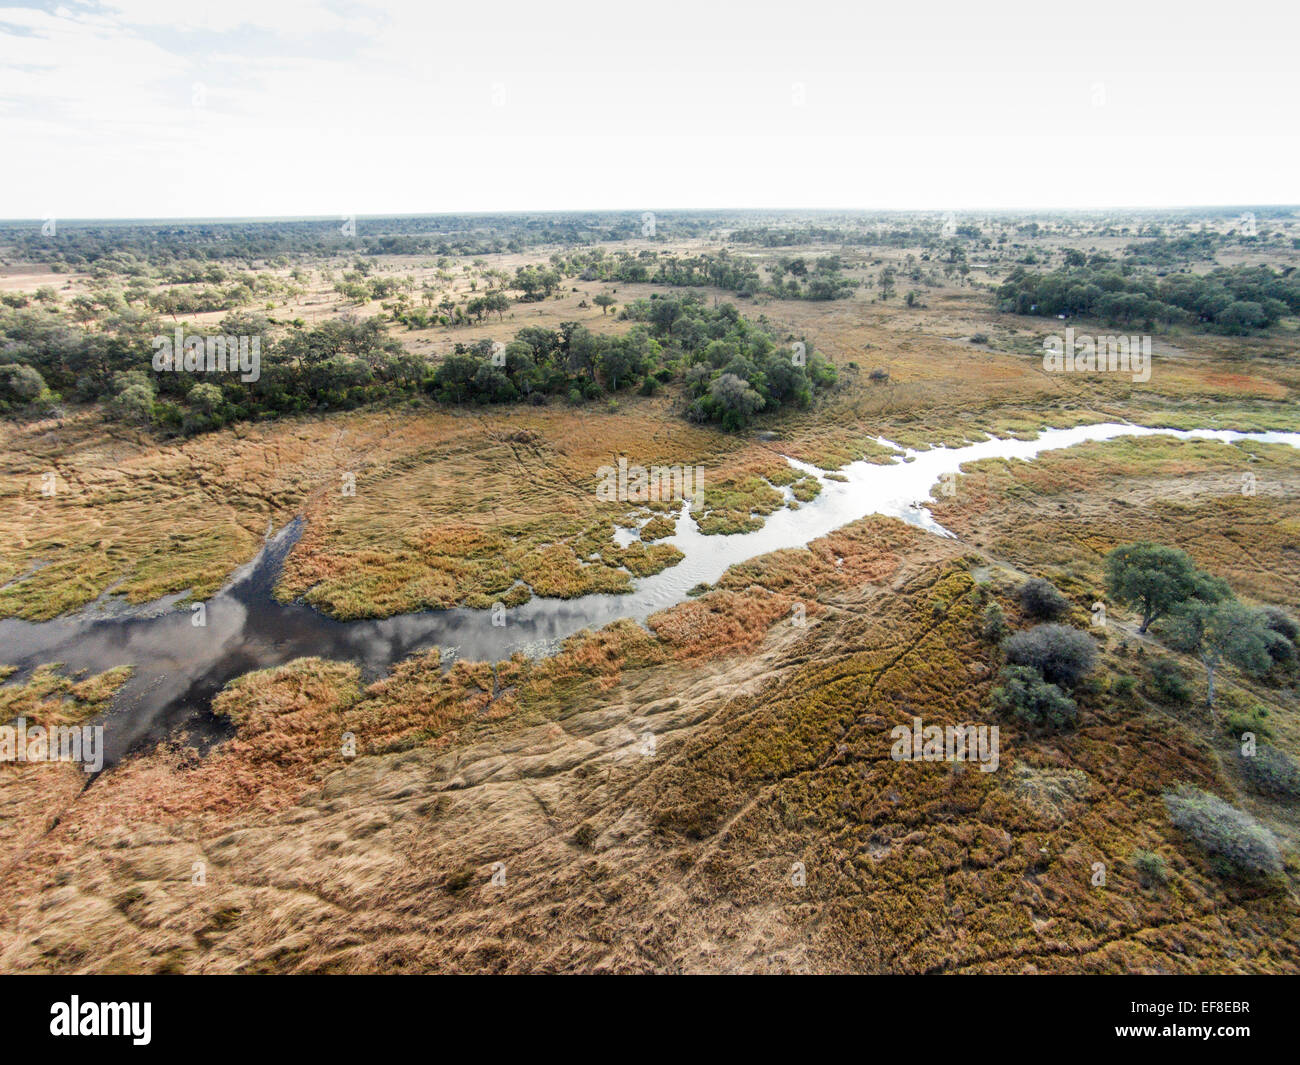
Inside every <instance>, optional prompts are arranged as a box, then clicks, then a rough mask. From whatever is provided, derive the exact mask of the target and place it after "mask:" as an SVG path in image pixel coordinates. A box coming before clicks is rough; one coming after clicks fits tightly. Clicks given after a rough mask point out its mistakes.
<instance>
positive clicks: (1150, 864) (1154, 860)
mask: <svg viewBox="0 0 1300 1065" xmlns="http://www.w3.org/2000/svg"><path fill="white" fill-rule="evenodd" d="M1129 864H1130V865H1132V866H1133V868H1134V869H1135V870H1136V871H1137V874H1138V878H1139V879H1140V880H1141V881H1142V886H1143V887H1150V886H1151V885H1152V884H1163V883H1164V882H1165V881H1166V880H1167V879H1169V870H1168V868H1167V867H1166V866H1165V860H1164V858H1162V857H1161V856H1160V855H1158V854H1156V853H1155V852H1153V851H1144V850H1135V851H1134V852H1133V856H1132V857H1131V858H1130V859H1129Z"/></svg>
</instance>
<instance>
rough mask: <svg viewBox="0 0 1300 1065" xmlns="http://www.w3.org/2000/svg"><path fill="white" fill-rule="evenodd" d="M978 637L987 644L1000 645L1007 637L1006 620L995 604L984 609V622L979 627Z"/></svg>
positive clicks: (1000, 609)
mask: <svg viewBox="0 0 1300 1065" xmlns="http://www.w3.org/2000/svg"><path fill="white" fill-rule="evenodd" d="M980 635H981V636H983V637H984V639H986V640H988V641H989V643H1001V642H1002V641H1003V640H1004V639H1005V638H1006V635H1007V619H1006V615H1005V614H1003V613H1002V608H1001V607H1000V606H998V604H997V603H990V604H989V605H988V606H986V607H985V608H984V621H983V623H982V624H981V626H980Z"/></svg>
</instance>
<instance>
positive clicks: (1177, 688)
mask: <svg viewBox="0 0 1300 1065" xmlns="http://www.w3.org/2000/svg"><path fill="white" fill-rule="evenodd" d="M1148 681H1149V687H1150V690H1151V694H1152V695H1153V696H1154V697H1155V698H1156V699H1157V700H1158V701H1159V702H1162V703H1166V704H1169V705H1174V706H1186V705H1187V704H1188V703H1190V702H1191V701H1192V686H1191V684H1190V683H1188V680H1187V674H1186V673H1184V672H1183V668H1182V666H1180V665H1179V664H1178V663H1177V662H1175V661H1174V660H1173V659H1172V658H1157V659H1156V660H1155V661H1154V662H1152V663H1151V671H1150V674H1149V677H1148Z"/></svg>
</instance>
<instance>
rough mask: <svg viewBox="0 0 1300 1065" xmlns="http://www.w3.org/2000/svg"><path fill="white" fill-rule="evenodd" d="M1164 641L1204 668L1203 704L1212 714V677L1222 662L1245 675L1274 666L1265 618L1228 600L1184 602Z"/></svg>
mask: <svg viewBox="0 0 1300 1065" xmlns="http://www.w3.org/2000/svg"><path fill="white" fill-rule="evenodd" d="M1162 635H1163V636H1164V639H1165V642H1166V643H1168V644H1169V646H1170V647H1172V648H1174V650H1176V651H1183V652H1185V653H1186V654H1192V655H1196V657H1197V658H1199V659H1200V660H1201V665H1203V666H1204V667H1205V675H1206V682H1207V687H1206V692H1205V705H1206V706H1207V707H1209V710H1210V715H1211V716H1213V715H1214V674H1215V671H1216V670H1217V669H1218V668H1219V666H1220V665H1221V664H1222V663H1224V662H1229V663H1231V664H1232V665H1234V666H1236V667H1237V668H1238V669H1242V670H1244V671H1246V672H1247V673H1254V674H1262V673H1266V672H1268V669H1269V667H1270V666H1271V665H1272V664H1273V659H1272V657H1271V656H1270V655H1269V647H1270V646H1271V644H1272V642H1273V640H1274V639H1275V638H1276V634H1275V633H1274V632H1273V631H1272V630H1271V629H1270V628H1269V627H1268V618H1267V616H1266V615H1265V613H1264V612H1263V611H1262V610H1256V609H1254V608H1252V607H1248V606H1246V605H1244V604H1243V603H1239V602H1237V601H1236V600H1235V599H1230V600H1227V601H1225V602H1218V603H1206V602H1201V601H1194V602H1189V603H1185V604H1184V605H1183V606H1182V607H1180V608H1179V610H1178V613H1177V614H1176V615H1174V616H1173V617H1171V618H1170V619H1169V621H1168V622H1167V624H1166V625H1165V626H1164V631H1163V633H1162Z"/></svg>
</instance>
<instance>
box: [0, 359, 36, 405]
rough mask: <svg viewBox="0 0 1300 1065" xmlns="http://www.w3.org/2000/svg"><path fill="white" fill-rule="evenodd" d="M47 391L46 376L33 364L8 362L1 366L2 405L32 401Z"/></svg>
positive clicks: (0, 390)
mask: <svg viewBox="0 0 1300 1065" xmlns="http://www.w3.org/2000/svg"><path fill="white" fill-rule="evenodd" d="M44 391H45V378H43V377H42V376H41V375H40V373H39V372H38V371H37V370H36V369H34V368H33V367H31V366H27V365H25V364H23V363H15V362H11V363H6V364H5V365H3V366H0V406H4V405H8V404H13V405H14V406H18V405H20V404H23V403H30V402H31V401H32V400H34V399H35V398H36V397H37V396H39V395H40V394H41V393H42V392H44Z"/></svg>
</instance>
